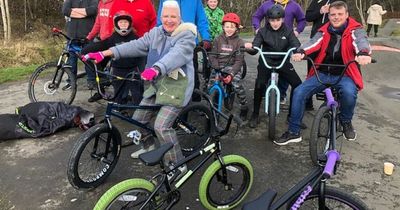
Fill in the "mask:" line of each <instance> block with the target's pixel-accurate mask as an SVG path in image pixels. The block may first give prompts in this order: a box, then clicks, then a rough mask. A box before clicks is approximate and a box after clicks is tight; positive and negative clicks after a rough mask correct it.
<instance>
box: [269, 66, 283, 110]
mask: <svg viewBox="0 0 400 210" xmlns="http://www.w3.org/2000/svg"><path fill="white" fill-rule="evenodd" d="M278 76H279V74H278V73H276V72H272V73H271V84H270V85H269V86H268V88H267V90H266V91H265V112H266V113H267V114H269V113H268V104H269V94H270V92H271V90H272V89H274V90H275V92H276V114H279V103H280V100H279V99H280V98H281V93H280V92H279V88H278V86H276V85H277V84H278Z"/></svg>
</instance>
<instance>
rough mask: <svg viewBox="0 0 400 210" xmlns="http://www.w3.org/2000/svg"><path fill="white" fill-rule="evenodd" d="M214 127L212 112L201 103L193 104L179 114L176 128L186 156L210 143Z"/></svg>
mask: <svg viewBox="0 0 400 210" xmlns="http://www.w3.org/2000/svg"><path fill="white" fill-rule="evenodd" d="M212 126H213V117H212V114H211V111H210V109H209V108H208V107H206V106H204V105H203V104H201V103H193V104H191V105H189V106H187V107H185V108H184V109H183V110H182V111H181V112H180V113H179V116H178V118H177V119H176V121H175V125H174V128H175V131H176V134H177V137H178V141H179V145H180V146H181V150H182V153H183V155H184V156H189V155H190V154H192V153H193V152H194V151H197V150H198V149H199V148H201V147H202V146H204V145H206V144H207V143H208V142H209V140H210V136H211V131H212Z"/></svg>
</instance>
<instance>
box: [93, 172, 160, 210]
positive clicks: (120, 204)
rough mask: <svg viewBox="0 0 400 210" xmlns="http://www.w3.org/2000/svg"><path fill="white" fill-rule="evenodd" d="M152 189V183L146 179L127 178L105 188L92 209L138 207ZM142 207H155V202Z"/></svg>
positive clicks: (149, 208)
mask: <svg viewBox="0 0 400 210" xmlns="http://www.w3.org/2000/svg"><path fill="white" fill-rule="evenodd" d="M153 191H154V185H153V184H152V183H151V182H149V181H147V180H144V179H128V180H125V181H123V182H120V183H118V184H117V185H114V186H113V187H112V188H110V189H109V190H107V192H106V193H104V195H103V196H101V198H100V199H99V201H97V203H96V206H95V207H94V208H93V209H94V210H104V209H107V210H112V209H140V208H141V207H142V205H143V204H144V203H145V202H146V200H147V199H148V198H149V197H150V195H151V193H152V192H153ZM143 209H146V210H147V209H148V210H153V209H156V202H155V201H150V202H149V203H148V205H146V206H145V207H144V208H143Z"/></svg>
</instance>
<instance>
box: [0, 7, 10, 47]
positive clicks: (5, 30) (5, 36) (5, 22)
mask: <svg viewBox="0 0 400 210" xmlns="http://www.w3.org/2000/svg"><path fill="white" fill-rule="evenodd" d="M0 9H1V19H2V23H3V32H4V40H3V41H4V44H5V43H6V42H7V34H8V31H7V30H8V27H7V26H8V24H7V13H6V8H5V3H4V0H0Z"/></svg>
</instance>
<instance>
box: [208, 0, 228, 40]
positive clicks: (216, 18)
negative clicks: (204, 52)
mask: <svg viewBox="0 0 400 210" xmlns="http://www.w3.org/2000/svg"><path fill="white" fill-rule="evenodd" d="M206 4H207V6H206V7H204V11H205V12H206V15H207V20H208V26H209V29H210V35H211V40H214V39H215V37H217V36H219V35H220V34H221V33H222V25H221V22H222V18H223V17H224V14H225V13H224V11H223V10H222V9H221V8H220V7H218V0H206Z"/></svg>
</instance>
